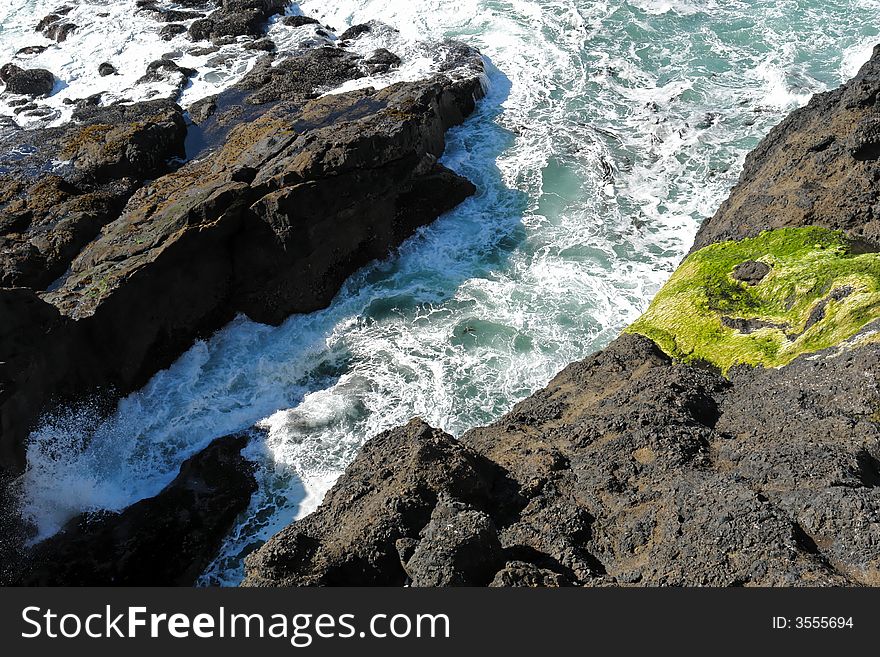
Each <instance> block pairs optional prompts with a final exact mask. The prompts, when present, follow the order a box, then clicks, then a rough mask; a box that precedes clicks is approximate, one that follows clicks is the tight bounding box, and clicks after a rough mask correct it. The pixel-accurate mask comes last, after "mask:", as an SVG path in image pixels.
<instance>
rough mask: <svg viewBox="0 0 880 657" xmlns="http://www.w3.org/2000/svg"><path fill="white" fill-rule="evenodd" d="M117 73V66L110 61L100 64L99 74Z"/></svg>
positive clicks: (102, 75)
mask: <svg viewBox="0 0 880 657" xmlns="http://www.w3.org/2000/svg"><path fill="white" fill-rule="evenodd" d="M115 73H116V67H115V66H113V64H110V63H109V62H104V63H103V64H101V65H100V66H98V75H100V76H101V77H105V76H107V75H114V74H115Z"/></svg>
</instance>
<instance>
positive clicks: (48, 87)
mask: <svg viewBox="0 0 880 657" xmlns="http://www.w3.org/2000/svg"><path fill="white" fill-rule="evenodd" d="M0 82H3V84H4V85H5V88H4V91H5V92H7V93H11V94H22V95H24V96H32V97H36V96H48V95H49V94H51V93H52V89H53V88H54V86H55V76H54V75H53V74H52V72H51V71H47V70H46V69H43V68H33V69H23V68H21V67H19V66H16V65H15V64H5V65H4V66H3V67H2V68H0Z"/></svg>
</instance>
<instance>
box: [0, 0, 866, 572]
mask: <svg viewBox="0 0 880 657" xmlns="http://www.w3.org/2000/svg"><path fill="white" fill-rule="evenodd" d="M8 2H9V0H7V3H8ZM49 4H52V3H42V2H39V3H25V2H18V1H17V0H12V5H11V6H7V5H4V6H0V26H3V27H0V55H2V56H4V57H8V56H11V54H12V53H13V52H14V50H16V49H17V48H18V47H21V46H22V45H29V44H30V42H27V43H26V42H25V39H31V37H30V33H28V32H27V30H28V29H30V30H31V31H32V28H31V27H29V26H30V25H31V24H32V23H33V22H34V21H33V17H34V16H36V17H37V19H39V17H40V16H42V15H44V14H45V13H47V12H46V11H43V12H42V14H40V11H42V10H43V9H45V7H44V6H42V5H46V6H48V5H49ZM94 4H98V3H80V5H83V6H85V5H94ZM102 4H105V5H110V6H114V7H117V6H121V5H124V4H125V3H124V2H116V3H114V2H110V3H102ZM49 8H50V9H51V7H49ZM92 9H94V7H92ZM117 9H118V7H117ZM115 10H116V9H114V11H115ZM300 10H301V11H302V12H303V13H306V14H310V15H314V16H316V17H318V18H321V19H322V20H323V21H324V22H326V23H327V24H329V25H331V26H332V27H334V28H336V29H337V30H338V31H341V30H342V29H344V28H345V27H347V26H348V25H351V24H354V23H358V22H363V21H365V20H369V19H378V20H381V21H384V22H385V23H387V24H389V25H391V26H393V27H396V28H397V29H398V30H400V34H399V37H397V38H398V41H397V42H396V43H395V46H396V47H397V49H398V50H400V49H403V50H407V48H409V47H410V45H408V44H412V43H414V42H415V41H418V40H429V41H430V40H439V39H442V38H446V37H454V38H457V39H461V40H464V41H466V42H468V43H470V44H472V45H474V46H477V47H478V48H480V49H481V50H482V52H483V53H484V54H485V55H486V58H487V83H488V97H487V99H486V100H485V101H484V102H483V103H482V104H481V106H480V109H479V111H478V112H477V114H476V115H475V116H473V117H472V118H471V119H470V120H468V122H467V123H466V124H465V125H463V126H461V127H460V128H456V129H454V130H453V131H452V132H451V134H450V136H449V146H448V149H447V153H446V155H445V158H444V162H445V164H446V165H447V166H449V167H451V168H453V169H455V170H456V171H459V172H460V173H462V174H464V175H466V176H468V177H469V178H470V179H471V180H473V181H474V182H475V183H476V184H477V186H478V189H479V192H478V194H477V196H476V197H474V198H472V199H470V200H468V201H466V202H465V203H464V204H463V205H461V206H460V207H459V208H457V209H456V210H454V211H452V212H450V213H449V214H447V215H446V216H444V217H442V218H441V219H440V220H439V221H437V222H436V223H435V224H433V225H431V226H429V227H427V228H426V229H424V230H422V231H421V232H420V233H419V234H418V235H417V236H416V237H414V238H413V239H411V240H410V241H408V242H407V243H406V244H405V245H404V246H403V247H402V248H401V249H400V252H399V253H398V254H395V255H394V256H393V257H390V258H389V259H388V260H386V261H384V262H379V263H375V264H373V265H371V266H369V267H367V268H366V269H364V270H363V271H361V272H359V273H358V274H356V275H355V276H353V277H352V278H351V279H350V280H349V281H348V283H347V284H346V285H345V287H344V289H343V290H342V291H341V292H340V293H339V295H338V296H337V298H336V300H335V301H334V302H333V304H332V305H331V307H330V308H328V309H326V310H324V311H320V312H317V313H314V314H311V315H306V316H294V317H291V318H290V319H289V320H288V321H287V322H285V323H284V325H282V326H281V327H277V328H272V327H267V326H261V325H258V324H254V323H252V322H250V321H248V320H247V319H245V318H240V319H239V320H237V321H235V322H233V324H231V325H230V326H229V327H227V328H226V329H224V330H222V331H220V332H219V333H218V334H217V335H216V336H214V337H213V338H212V339H211V340H209V341H207V342H202V343H198V344H197V345H195V346H194V347H193V348H192V349H191V350H190V351H189V352H188V353H186V354H185V355H184V356H182V357H181V358H180V360H179V361H178V362H177V363H176V364H175V365H174V366H173V367H171V368H170V369H169V370H167V371H164V372H161V373H159V374H158V375H156V376H155V377H154V379H153V380H152V381H151V382H150V383H149V385H147V386H146V388H145V389H144V390H142V391H140V392H138V393H136V394H134V395H132V396H130V397H128V398H127V399H125V400H123V401H122V402H121V403H120V404H119V408H118V411H117V412H116V413H115V414H114V415H113V416H112V417H110V418H105V419H100V418H95V417H93V415H92V413H91V412H90V411H89V409H88V408H81V409H61V410H59V411H58V412H57V413H55V414H53V416H52V417H47V418H46V420H45V422H44V425H43V427H42V428H41V429H40V430H38V431H37V432H35V433H34V435H33V436H32V442H31V445H30V448H29V459H30V463H31V466H30V469H29V471H28V472H27V474H26V475H25V477H24V479H23V482H22V484H23V505H24V509H25V511H26V512H27V513H28V514H29V515H30V516H31V517H32V518H33V519H34V520H35V522H37V524H38V526H39V527H40V530H41V532H42V533H43V534H44V535H46V534H50V533H52V532H53V531H55V530H57V528H58V527H59V525H60V524H61V523H62V522H63V521H65V520H66V519H67V518H69V517H71V516H72V515H74V514H76V513H78V512H80V511H82V510H87V509H96V508H110V509H119V508H123V507H124V506H126V505H128V504H131V503H132V502H134V501H136V500H138V499H141V498H143V497H146V496H149V495H153V494H155V493H156V492H158V491H159V490H160V489H161V488H162V486H164V485H165V484H166V483H168V482H169V481H170V480H171V479H172V478H173V476H174V475H175V473H176V470H177V468H178V467H179V465H180V463H181V462H182V461H183V460H184V459H185V458H186V457H188V456H190V455H192V454H193V453H195V452H196V451H198V450H199V449H201V448H203V447H204V446H205V445H206V444H207V443H208V442H210V441H211V440H212V439H213V438H216V437H218V436H221V435H225V434H227V433H230V432H233V431H238V430H242V429H247V428H249V427H252V426H255V425H258V426H259V427H261V429H262V430H261V431H260V432H259V433H258V434H257V437H256V438H255V440H254V442H253V443H252V445H251V446H250V447H249V448H248V450H247V453H248V455H249V456H250V457H251V458H253V459H254V460H256V461H257V462H258V463H259V464H260V469H259V478H260V482H261V488H260V492H259V493H258V494H257V495H256V496H255V498H254V501H253V503H252V505H251V509H250V510H249V511H248V513H247V514H245V516H243V517H242V518H241V519H240V523H239V525H238V527H237V528H236V530H235V531H234V532H233V533H232V535H230V537H229V539H228V541H227V544H226V546H225V548H224V551H223V553H222V554H221V556H220V558H218V560H217V562H215V564H213V565H212V567H211V568H210V569H209V571H208V573H206V575H205V577H204V581H205V583H226V584H232V583H235V582H236V581H238V579H239V578H240V559H241V556H242V555H243V554H245V553H246V552H247V551H248V550H250V549H252V548H253V547H254V546H255V545H256V544H258V543H259V541H261V540H264V539H265V538H267V537H268V536H270V535H271V534H272V533H274V531H276V530H277V529H279V528H280V527H282V526H284V525H285V524H286V523H287V522H289V521H290V520H291V519H292V518H294V517H297V516H301V515H302V514H304V513H307V512H308V511H310V510H311V509H313V508H314V506H315V505H316V504H317V503H318V502H319V501H320V499H321V496H322V495H323V494H324V492H325V491H326V490H327V488H328V487H329V486H330V485H331V484H332V482H333V481H334V480H335V478H336V477H337V476H338V475H339V473H340V472H341V471H342V470H343V469H344V467H345V466H346V464H347V463H349V462H350V461H351V459H352V458H353V457H354V455H355V454H356V453H357V450H358V448H359V446H360V445H361V444H363V442H364V441H365V440H366V439H367V438H369V437H370V436H371V435H374V434H376V433H377V432H379V431H382V430H384V429H387V428H390V427H393V426H396V425H399V424H401V423H404V422H406V421H407V420H408V419H410V418H411V417H412V416H416V415H418V416H421V417H423V418H425V419H426V420H427V421H428V422H430V423H431V424H434V425H436V426H439V427H442V428H444V429H446V430H447V431H450V432H451V433H453V434H461V433H462V432H463V431H465V430H467V429H468V428H470V427H473V426H476V425H480V424H485V423H487V422H490V421H492V420H494V419H496V418H498V417H499V416H500V415H502V414H503V413H504V412H506V411H507V410H508V409H509V408H510V407H511V406H512V405H513V404H514V403H516V402H517V401H519V400H521V399H523V398H524V397H526V396H528V395H529V394H530V393H532V392H533V391H535V390H536V389H538V388H540V387H541V386H543V385H544V384H546V383H547V382H548V381H549V379H550V378H551V377H552V376H553V375H554V374H555V373H556V372H557V371H558V370H560V369H561V368H562V367H563V366H565V365H566V364H567V363H569V362H571V361H573V360H577V359H580V358H583V357H584V356H586V355H588V354H590V353H592V352H594V351H595V350H597V349H600V348H601V347H603V346H604V345H605V344H607V343H608V342H609V341H610V340H612V339H613V338H614V337H615V335H616V334H617V333H618V332H619V331H620V329H621V328H623V327H624V326H626V325H627V324H628V323H629V322H631V321H632V320H633V319H635V318H636V317H637V316H638V315H639V313H640V312H641V311H642V310H644V308H645V307H646V305H647V304H648V302H649V301H650V299H651V297H652V295H653V294H654V293H655V292H656V291H657V289H659V287H660V286H661V285H662V283H663V282H664V280H665V279H666V278H667V277H668V276H669V274H670V273H671V272H672V270H673V269H674V268H675V266H676V265H677V264H678V262H679V261H680V259H681V257H682V256H683V254H684V253H685V252H686V251H687V250H688V248H689V247H690V243H691V240H692V239H693V236H694V234H695V232H696V230H697V228H698V226H699V224H700V222H701V221H702V219H703V218H704V217H706V216H708V215H710V214H712V212H714V210H715V208H716V207H717V206H718V204H719V203H720V202H721V200H723V198H724V197H725V195H726V193H727V191H728V190H729V189H730V187H731V186H732V185H733V184H734V183H735V182H736V178H737V176H738V174H739V170H740V167H741V165H742V160H743V158H744V156H745V154H746V152H748V150H749V149H751V148H752V147H753V146H754V145H755V144H756V143H757V141H758V140H759V139H760V138H761V136H763V135H764V134H766V132H767V131H768V130H769V129H770V128H771V127H772V126H773V125H774V124H775V123H777V122H778V121H780V120H781V118H782V117H783V116H785V114H786V113H788V112H789V111H791V110H792V109H794V108H795V107H797V106H799V105H802V104H804V103H806V102H807V101H808V100H809V98H810V96H811V95H812V94H813V93H816V92H820V91H823V90H826V89H829V88H833V87H834V86H836V85H838V84H839V83H840V82H842V81H843V80H845V79H846V78H848V77H850V76H851V75H853V74H854V73H855V72H856V70H857V69H858V67H859V65H860V64H861V63H863V62H864V61H866V60H867V58H868V56H869V55H870V51H871V47H872V46H873V45H874V44H875V43H877V42H880V36H878V27H880V1H878V0H852V1H850V2H827V1H826V2H819V1H818V0H777V1H773V2H765V1H736V0H728V1H725V2H715V1H713V0H706V1H704V2H696V1H694V2H689V1H685V0H630V1H629V2H623V1H621V0H607V1H604V2H601V1H598V2H593V1H588V0H507V1H488V0H424V1H420V2H410V1H408V0H340V1H339V2H335V1H332V2H331V1H327V0H317V1H306V2H301V3H299V5H295V6H293V7H292V8H291V10H290V11H291V12H294V13H295V12H298V11H300ZM4 12H6V13H5V14H4ZM144 25H145V26H141V25H140V24H139V23H137V22H132V23H130V24H126V25H123V24H120V26H119V28H118V35H117V36H118V38H116V40H115V41H113V40H112V39H110V40H109V41H111V42H112V44H114V45H112V47H113V48H115V49H116V50H118V51H119V52H121V53H126V52H128V51H126V48H129V49H132V50H131V53H130V54H129V55H120V56H131V57H132V58H133V59H136V58H137V57H142V58H145V57H146V55H143V56H142V55H139V54H137V52H136V50H137V49H138V48H140V49H142V50H143V49H145V48H146V49H148V47H149V44H150V38H149V37H145V36H144V34H143V30H146V29H148V27H146V24H144ZM102 29H105V30H106V29H110V28H102ZM149 29H152V28H149ZM273 29H280V28H273ZM126 30H127V31H126ZM81 38H82V39H84V40H85V39H87V38H91V37H89V33H88V30H84V31H83V33H82V36H81ZM104 41H108V40H107V39H106V38H105V39H104ZM84 43H86V42H85V41H84ZM72 45H73V46H74V47H72V48H69V49H68V52H65V51H64V50H63V49H59V50H58V52H49V53H47V54H45V55H44V56H43V60H41V62H42V63H43V64H44V65H46V66H48V67H50V68H52V67H53V66H54V67H55V68H56V69H58V70H62V71H69V72H70V78H71V80H73V81H72V82H71V83H70V84H71V86H72V87H73V86H76V85H81V86H82V88H87V87H88V88H91V87H89V85H91V84H97V83H96V82H94V81H92V80H91V79H89V80H85V78H83V79H82V80H79V81H76V80H78V78H76V76H77V72H78V71H84V70H91V68H90V67H92V66H93V65H94V66H97V62H94V61H92V60H91V59H89V55H88V53H87V52H86V51H85V50H83V51H78V50H77V49H76V47H75V46H76V41H75V39H72ZM107 47H110V46H107ZM412 52H413V53H420V54H419V55H418V56H419V57H422V58H425V57H428V58H429V56H430V48H428V49H427V50H426V49H425V48H421V49H413V51H412ZM425 53H427V55H426V54H425ZM413 66H414V67H415V68H417V66H416V64H414V65H413ZM65 67H66V68H65ZM414 70H415V69H414ZM207 79H209V80H213V84H215V85H220V86H222V84H224V83H225V82H224V78H223V77H222V76H219V77H218V76H216V75H215V76H214V77H208V78H207ZM84 435H87V436H88V438H89V439H88V440H87V441H83V440H82V438H83V436H84ZM84 444H85V445H87V447H83V445H84Z"/></svg>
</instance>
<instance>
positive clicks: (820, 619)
mask: <svg viewBox="0 0 880 657" xmlns="http://www.w3.org/2000/svg"><path fill="white" fill-rule="evenodd" d="M852 626H853V619H852V616H849V617H845V616H797V617H795V619H794V627H795V629H797V630H828V629H832V630H836V629H842V628H852Z"/></svg>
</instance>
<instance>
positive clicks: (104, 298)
mask: <svg viewBox="0 0 880 657" xmlns="http://www.w3.org/2000/svg"><path fill="white" fill-rule="evenodd" d="M462 52H465V53H466V55H465V56H464V57H463V59H462V60H461V61H460V64H461V66H462V67H463V68H462V69H461V71H459V73H458V74H457V76H456V77H455V78H452V77H449V76H437V77H435V78H432V79H429V80H424V81H420V82H412V83H403V84H398V85H394V86H392V87H389V88H386V89H383V90H381V91H374V90H372V89H366V90H360V91H356V92H351V93H345V94H337V95H331V96H326V97H324V98H320V99H313V100H308V97H309V96H311V95H313V94H314V93H315V90H316V89H317V88H320V87H323V86H324V85H325V84H332V83H333V82H334V81H335V80H337V79H339V77H340V76H342V73H340V71H350V72H351V73H352V74H362V73H361V69H360V68H358V66H357V63H358V62H359V61H360V60H359V59H358V58H354V59H352V60H349V59H348V58H339V59H342V60H344V61H342V62H339V61H336V59H334V58H332V57H325V56H324V55H323V54H315V53H312V54H307V55H305V56H304V58H303V59H304V60H305V61H306V62H309V63H308V64H304V63H303V62H300V63H284V62H282V63H281V64H279V70H281V71H288V72H291V73H292V72H296V73H297V74H298V75H300V78H299V79H298V80H295V81H292V82H290V81H284V80H281V79H278V78H277V77H276V76H273V75H272V73H271V72H267V71H262V70H258V71H255V72H254V75H253V76H248V77H247V78H246V79H245V80H244V81H243V82H242V85H241V86H239V87H238V88H235V89H231V90H229V91H227V92H225V93H224V94H221V95H220V96H218V97H216V98H213V99H211V100H210V101H207V102H205V103H204V104H203V105H201V106H199V107H200V108H201V109H202V110H204V111H203V112H202V111H200V112H196V114H197V116H196V117H195V118H197V119H198V120H199V121H200V122H199V125H198V126H191V127H190V132H191V134H190V136H191V137H193V141H194V142H195V143H198V144H201V146H200V148H201V150H198V151H197V154H198V158H197V159H192V160H190V161H188V162H187V163H186V164H181V163H180V162H177V163H175V164H173V165H171V164H169V160H170V159H171V158H174V157H180V156H182V155H183V145H184V144H183V142H184V138H185V137H186V132H187V129H186V125H185V122H184V119H183V112H182V110H181V108H179V107H178V106H177V105H175V104H174V103H171V102H169V101H150V102H148V103H138V104H136V105H131V106H124V105H113V106H109V107H97V106H91V105H79V106H77V109H76V110H75V112H74V118H75V122H74V123H72V124H71V125H69V126H65V127H62V128H52V129H46V130H42V131H25V130H12V131H9V132H8V133H7V132H6V131H4V133H3V136H2V137H0V138H2V139H3V140H4V141H3V143H2V145H3V146H4V148H2V149H0V171H8V173H5V174H3V175H2V176H0V227H2V233H0V239H3V240H5V242H4V246H3V249H2V254H3V258H2V260H0V271H2V272H3V276H4V283H3V284H5V285H32V286H33V287H35V288H38V289H43V290H45V289H46V288H47V287H48V286H49V285H50V283H51V290H50V291H44V292H41V293H40V294H39V295H36V294H33V293H29V296H27V298H26V299H24V298H19V297H18V296H15V295H13V297H14V303H13V301H12V300H11V301H10V305H8V306H6V307H5V309H4V312H9V313H11V314H14V315H15V318H14V320H13V321H11V322H6V320H5V319H4V324H5V325H9V326H17V327H18V328H17V329H16V330H17V331H19V332H21V333H22V334H23V335H26V336H28V341H26V342H24V343H22V342H21V340H19V339H16V340H12V339H11V338H10V339H9V340H0V363H2V368H3V369H2V370H0V381H2V382H3V385H4V394H3V396H2V397H0V419H2V423H3V433H2V438H0V450H2V451H0V457H2V461H0V465H2V466H3V468H4V469H5V470H6V472H9V473H15V472H18V471H20V469H21V468H22V466H23V460H24V448H23V445H24V442H23V441H24V439H25V436H26V435H27V433H28V431H29V430H30V429H31V428H32V426H33V423H34V422H35V421H36V420H37V418H38V417H39V415H40V413H41V412H43V411H45V410H47V406H48V405H49V404H50V403H57V402H64V401H68V400H71V399H76V398H81V397H89V396H90V395H92V394H98V393H100V392H101V391H108V390H111V391H113V393H112V394H125V393H127V392H130V391H132V390H135V389H137V388H138V387H140V386H142V385H143V384H144V383H146V381H147V380H148V378H149V377H150V376H152V375H153V374H154V373H155V372H156V371H158V370H159V369H161V368H162V367H165V366H168V365H169V364H170V363H171V362H173V360H174V359H175V358H177V357H178V356H179V355H180V354H181V353H182V352H183V351H185V350H186V349H187V348H189V346H190V345H191V344H192V342H193V341H194V340H195V339H197V338H199V337H203V336H207V335H209V334H210V333H212V332H213V331H215V330H217V329H218V328H220V327H222V326H223V324H225V323H226V322H228V321H229V320H231V319H232V318H233V317H235V315H236V314H238V313H246V314H248V315H249V316H250V317H252V318H253V319H255V320H257V321H263V322H270V323H279V322H281V321H282V320H283V319H285V318H286V317H287V316H288V315H289V314H291V313H293V312H310V311H313V310H316V309H318V308H321V307H324V306H326V305H327V304H328V303H329V302H330V301H331V300H332V298H333V296H334V295H335V294H336V292H337V290H338V288H339V286H340V285H341V284H342V282H343V281H344V280H345V278H347V277H348V276H349V275H350V274H351V273H352V272H354V271H355V270H357V269H358V268H359V267H361V266H363V265H365V264H367V263H368V262H370V261H371V260H373V259H375V258H379V257H385V256H386V255H387V254H388V252H389V251H390V250H391V249H394V248H395V247H396V246H397V245H399V244H400V242H401V241H402V240H404V239H405V238H407V237H408V236H410V235H411V234H412V233H413V232H414V231H415V230H416V229H417V228H418V227H419V226H422V225H424V224H426V223H428V222H430V221H432V220H433V219H435V218H436V217H437V216H438V215H439V214H441V213H442V212H445V211H447V210H449V209H451V208H452V207H454V206H455V205H456V204H458V203H459V202H461V201H462V200H463V199H465V198H466V197H467V196H469V195H470V194H472V193H473V192H474V187H473V185H472V184H471V183H470V182H468V181H467V180H465V179H464V178H461V177H460V176H458V175H456V174H454V173H453V172H451V171H449V170H448V169H446V168H445V167H443V166H442V165H440V164H439V163H438V162H437V159H438V158H439V157H440V155H441V154H442V153H443V150H444V147H445V131H446V130H447V129H448V128H449V127H451V126H453V125H457V124H459V123H461V122H462V121H463V120H464V118H465V117H466V116H467V115H468V114H470V113H471V112H472V111H473V109H474V107H475V103H476V100H477V98H478V97H480V95H481V94H482V88H481V86H480V81H479V75H480V70H481V66H482V61H481V59H480V57H479V54H478V53H476V52H475V51H462ZM154 64H155V66H154V65H151V67H150V69H151V70H150V73H151V74H155V75H162V74H163V73H164V72H166V71H171V72H172V73H174V72H175V71H177V70H178V69H179V67H177V66H176V65H175V64H174V63H173V62H171V61H170V60H157V62H156V63H154ZM321 70H323V72H324V77H323V78H322V76H321ZM257 75H261V76H263V78H261V80H256V77H255V76H257ZM18 152H26V153H30V154H29V155H27V156H26V157H23V158H20V157H18V156H16V155H14V153H18ZM192 154H196V153H195V152H194V153H191V155H192ZM54 161H64V162H65V163H66V164H65V165H64V166H63V167H61V168H60V169H58V170H57V171H56V175H55V176H54V177H52V176H48V175H46V171H47V170H48V168H49V166H50V165H51V163H52V162H54ZM175 167H176V168H175ZM147 180H149V181H151V182H149V183H147V184H146V185H145V186H144V183H145V181H147ZM135 190H137V191H135ZM123 206H124V207H123ZM71 221H73V222H75V224H74V225H73V226H71V225H70V223H69V222H71ZM65 222H67V223H65ZM62 226H63V231H62V230H61V229H60V227H62ZM98 231H100V234H97V233H98ZM58 277H60V278H58ZM55 278H58V280H55ZM53 281H54V282H53ZM25 301H26V302H25ZM59 310H60V314H59V312H58V311H59ZM50 320H51V322H50ZM47 322H49V323H48V324H47ZM47 326H52V327H53V328H52V331H51V335H47V333H48V331H47V328H46V327H47ZM47 346H51V348H47ZM59 349H60V350H61V355H60V356H59V353H58V350H59Z"/></svg>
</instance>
